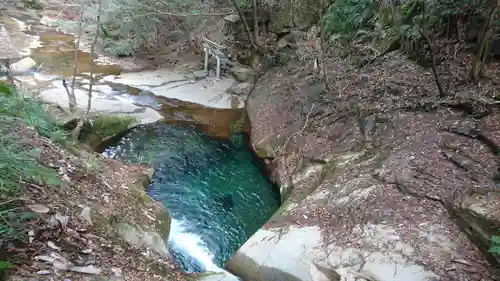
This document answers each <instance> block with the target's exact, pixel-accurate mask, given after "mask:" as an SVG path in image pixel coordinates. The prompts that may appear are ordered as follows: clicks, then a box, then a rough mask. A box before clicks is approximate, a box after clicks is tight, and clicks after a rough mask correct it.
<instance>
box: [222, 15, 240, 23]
mask: <svg viewBox="0 0 500 281" xmlns="http://www.w3.org/2000/svg"><path fill="white" fill-rule="evenodd" d="M224 20H225V21H227V22H230V23H237V22H239V21H240V16H239V15H238V14H230V15H228V16H226V17H224Z"/></svg>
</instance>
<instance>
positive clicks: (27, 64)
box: [10, 57, 36, 73]
mask: <svg viewBox="0 0 500 281" xmlns="http://www.w3.org/2000/svg"><path fill="white" fill-rule="evenodd" d="M35 66H36V61H34V60H33V59H32V58H30V57H27V58H24V59H22V60H20V61H18V62H16V63H13V64H11V65H10V70H11V71H12V73H25V72H28V71H30V70H32V69H33V68H34V67H35Z"/></svg>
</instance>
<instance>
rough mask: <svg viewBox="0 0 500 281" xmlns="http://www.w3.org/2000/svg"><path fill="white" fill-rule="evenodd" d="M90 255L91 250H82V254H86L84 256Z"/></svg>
mask: <svg viewBox="0 0 500 281" xmlns="http://www.w3.org/2000/svg"><path fill="white" fill-rule="evenodd" d="M90 253H92V249H85V250H82V254H86V255H88V254H90Z"/></svg>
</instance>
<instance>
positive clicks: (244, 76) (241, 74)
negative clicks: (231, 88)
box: [229, 66, 255, 82]
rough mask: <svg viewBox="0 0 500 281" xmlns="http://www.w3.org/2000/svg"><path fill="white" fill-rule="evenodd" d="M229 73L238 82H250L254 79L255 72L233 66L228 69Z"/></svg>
mask: <svg viewBox="0 0 500 281" xmlns="http://www.w3.org/2000/svg"><path fill="white" fill-rule="evenodd" d="M229 73H230V74H231V75H232V76H233V77H234V79H236V80H237V81H238V82H252V81H253V80H254V78H255V70H253V69H251V68H248V67H244V66H234V67H232V68H230V69H229Z"/></svg>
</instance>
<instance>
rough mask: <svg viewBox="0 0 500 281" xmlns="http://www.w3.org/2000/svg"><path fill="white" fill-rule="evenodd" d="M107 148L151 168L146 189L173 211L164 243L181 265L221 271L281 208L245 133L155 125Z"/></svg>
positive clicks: (138, 128)
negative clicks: (215, 135) (220, 135)
mask: <svg viewBox="0 0 500 281" xmlns="http://www.w3.org/2000/svg"><path fill="white" fill-rule="evenodd" d="M104 154H105V155H107V156H108V157H113V158H118V159H122V160H125V161H128V162H133V163H151V164H153V165H154V166H155V174H154V178H153V182H152V183H151V185H150V189H149V194H150V195H151V196H152V197H153V198H155V199H157V200H159V201H161V202H163V203H164V204H165V206H166V207H167V208H168V209H169V211H170V214H171V216H172V218H173V222H172V229H171V234H170V239H169V247H170V248H171V251H172V252H173V254H174V256H175V259H176V262H177V263H178V264H179V265H181V267H182V268H183V269H184V270H186V271H191V272H192V271H206V270H208V271H218V270H221V269H220V268H221V267H222V266H223V264H224V263H225V262H226V261H227V260H228V259H229V258H230V257H231V256H232V255H233V254H234V252H235V251H236V250H237V249H238V248H239V247H240V246H241V245H242V244H243V243H244V242H245V241H246V240H247V239H248V238H249V237H250V236H251V235H252V234H253V233H254V232H255V231H257V230H258V229H259V228H260V227H261V226H262V225H263V224H264V223H265V222H266V221H267V219H268V218H269V217H270V216H271V215H272V214H273V213H274V212H275V211H276V210H277V209H278V207H279V202H280V199H279V191H278V189H277V188H276V187H275V186H274V185H272V184H271V182H270V181H269V180H268V178H267V177H266V176H265V175H264V174H263V173H262V169H261V167H260V164H259V163H258V162H257V161H256V159H255V158H254V155H252V154H251V153H250V152H249V150H248V142H247V139H246V137H245V136H244V135H233V138H232V139H231V141H222V140H216V139H212V138H209V137H208V136H206V135H205V134H203V133H201V132H200V131H199V130H198V129H196V128H195V127H192V126H185V125H179V124H177V125H173V124H170V125H168V124H159V123H157V124H154V125H147V126H141V127H137V128H135V129H133V130H132V131H131V132H129V133H128V134H126V135H125V136H124V137H123V138H122V139H121V140H120V141H119V143H118V144H116V145H114V146H112V147H109V148H108V149H107V150H106V151H105V152H104Z"/></svg>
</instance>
